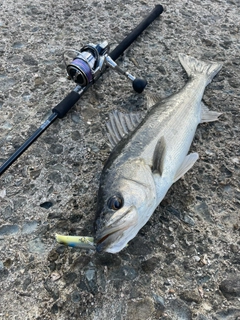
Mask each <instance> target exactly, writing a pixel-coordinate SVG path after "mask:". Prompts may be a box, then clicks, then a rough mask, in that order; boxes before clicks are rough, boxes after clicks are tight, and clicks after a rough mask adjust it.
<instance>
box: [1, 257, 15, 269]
mask: <svg viewBox="0 0 240 320" xmlns="http://www.w3.org/2000/svg"><path fill="white" fill-rule="evenodd" d="M12 264H13V261H12V260H11V259H10V258H8V259H6V260H5V261H4V262H3V265H4V267H5V268H10V267H11V265H12Z"/></svg>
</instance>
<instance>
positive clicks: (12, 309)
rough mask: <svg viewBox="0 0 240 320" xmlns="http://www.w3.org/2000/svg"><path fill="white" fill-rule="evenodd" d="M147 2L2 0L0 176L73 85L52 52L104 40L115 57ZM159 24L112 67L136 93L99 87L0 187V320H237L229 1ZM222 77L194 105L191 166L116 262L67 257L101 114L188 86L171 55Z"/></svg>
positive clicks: (115, 80) (184, 11)
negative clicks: (205, 112) (65, 241)
mask: <svg viewBox="0 0 240 320" xmlns="http://www.w3.org/2000/svg"><path fill="white" fill-rule="evenodd" d="M155 4H156V3H155V2H154V1H151V0H150V1H144V0H142V1H140V2H139V1H124V2H122V1H108V0H106V1H92V0H89V1H87V2H86V1H74V0H69V1H63V0H60V1H57V2H56V1H52V0H48V1H41V2H39V1H35V2H34V1H28V0H27V1H21V0H16V1H12V0H9V1H6V0H3V2H2V3H1V4H0V9H1V11H0V12H1V13H0V35H1V42H0V163H3V162H4V160H6V159H7V158H8V157H9V156H10V155H11V154H12V153H13V152H14V150H16V148H18V147H19V146H20V145H21V144H22V143H23V142H24V141H25V139H26V138H28V137H29V135H31V134H32V133H33V132H34V130H36V129H37V128H38V127H39V126H40V125H41V123H42V122H43V121H44V120H45V119H46V117H47V116H49V114H50V113H51V109H52V108H53V107H54V106H55V105H56V104H57V103H59V102H60V101H61V100H62V99H63V98H64V97H65V96H66V94H67V93H68V92H69V91H71V90H72V89H73V88H74V87H75V86H74V83H73V82H71V81H68V80H67V78H66V70H65V66H64V64H63V61H62V56H61V55H62V53H63V51H64V50H65V49H66V48H74V49H80V48H81V47H82V46H83V45H85V44H87V43H98V42H99V41H102V40H108V41H109V43H110V45H111V48H114V47H115V46H116V45H117V44H118V43H119V42H120V41H121V40H122V39H123V38H124V37H125V36H126V35H127V34H128V33H129V32H130V31H131V30H132V29H133V28H134V27H135V26H136V25H137V24H138V23H139V22H140V21H141V20H142V19H143V18H144V17H145V16H146V15H147V13H148V12H150V11H151V10H152V8H153V7H154V5H155ZM161 4H162V5H163V6H164V9H165V10H164V13H163V14H162V15H161V17H160V18H158V19H157V20H156V21H155V22H154V23H153V24H152V25H151V26H150V27H149V28H148V29H147V30H146V31H145V32H144V33H143V34H142V35H141V36H140V37H139V38H138V39H137V40H136V41H135V42H134V44H133V45H132V46H131V47H130V48H129V49H128V50H127V51H126V52H125V54H124V56H123V57H121V58H120V59H119V63H120V65H121V66H122V67H123V68H125V69H128V70H129V71H130V72H132V73H133V74H135V75H137V76H141V77H143V78H145V79H146V80H147V81H148V86H147V88H146V89H145V91H144V93H142V94H137V93H135V92H134V91H133V90H132V87H131V84H130V83H129V82H127V81H126V80H125V79H124V78H122V76H120V75H118V74H116V73H115V72H114V71H109V72H106V73H105V74H104V75H103V77H102V78H101V79H100V80H99V81H98V82H97V83H96V84H95V85H94V86H93V87H92V88H91V89H89V91H88V92H87V93H86V94H85V95H84V96H83V97H82V98H81V99H80V101H79V102H78V103H77V104H76V106H74V108H73V109H72V110H71V111H70V112H69V113H68V114H67V116H66V117H65V118H64V119H62V120H56V121H55V122H54V124H53V125H52V126H51V127H49V128H48V129H47V131H46V132H45V133H44V134H43V135H42V136H41V137H40V138H39V139H38V140H37V141H36V142H35V143H34V144H33V145H32V146H31V147H30V148H29V149H28V151H27V152H25V153H24V154H23V155H22V156H21V157H20V158H19V160H18V161H17V162H16V163H15V164H14V165H12V166H11V167H10V168H9V169H8V170H7V171H6V172H5V173H4V174H3V175H2V176H1V177H0V279H1V288H0V296H1V299H0V319H4V320H5V319H59V320H67V319H93V320H95V319H114V320H120V319H134V320H135V319H136V320H137V319H142V320H145V319H146V320H147V319H154V320H155V319H164V320H170V319H171V320H172V319H183V320H188V319H197V320H206V319H214V320H223V319H224V320H225V319H226V320H236V319H238V318H240V270H239V269H240V268H239V264H240V237H239V234H240V220H239V211H240V185H239V178H240V174H239V170H240V169H239V168H240V149H239V138H240V121H239V120H240V119H239V97H240V90H239V86H240V82H239V72H240V54H239V43H240V42H239V40H240V39H239V25H240V23H239V22H240V19H239V13H240V6H239V1H237V0H231V1H230V0H229V1H227V0H226V1H223V0H222V1H220V0H219V1H210V0H204V1H197V0H196V1H180V0H175V1H172V2H171V3H169V1H163V2H162V3H161ZM179 52H183V53H186V54H190V55H192V56H194V57H196V58H199V59H205V60H210V61H216V62H220V63H222V64H223V68H222V70H221V71H220V73H219V74H218V75H217V76H216V77H215V78H214V80H213V82H212V83H211V84H210V85H209V86H208V87H207V88H206V91H205V94H204V99H203V100H204V102H205V103H206V104H207V105H208V107H209V108H210V109H211V110H215V111H219V112H222V113H223V114H222V116H221V117H220V121H219V122H215V123H207V124H201V125H200V126H199V127H198V129H197V132H196V135H195V139H194V141H193V144H192V147H191V150H192V151H197V152H198V153H199V155H200V158H199V160H198V161H197V163H196V164H195V165H194V167H193V169H191V171H189V172H188V173H187V174H186V175H185V176H184V178H183V179H180V180H179V181H177V182H176V183H175V184H174V185H173V186H172V188H171V189H170V190H169V192H168V193H167V195H166V197H165V199H164V200H163V202H162V203H161V205H160V206H159V207H158V209H157V210H156V212H155V213H154V214H153V216H152V217H151V219H150V220H149V222H148V223H147V224H146V225H145V226H144V228H143V229H142V230H141V231H140V232H139V234H138V235H137V237H136V238H135V239H134V240H133V241H131V242H130V243H129V246H128V247H127V248H126V249H124V250H123V251H122V252H120V253H119V254H116V255H111V254H103V255H99V254H97V253H95V252H93V251H79V250H77V249H73V248H66V247H64V246H62V245H59V244H57V243H56V242H55V239H54V234H55V233H56V232H58V233H63V234H71V235H86V236H90V235H92V234H93V228H92V225H93V220H94V215H95V210H96V198H97V190H98V184H99V177H100V173H101V170H102V168H103V164H104V162H105V160H106V159H107V157H108V155H109V153H110V148H109V145H108V141H107V136H106V129H105V123H106V120H107V119H108V114H109V112H110V111H111V110H114V109H118V110H121V111H124V112H129V111H137V110H144V109H146V95H147V93H154V94H158V95H159V96H161V97H166V96H168V95H170V94H172V93H174V92H176V91H177V90H178V89H180V88H181V87H182V86H183V85H184V83H185V82H186V81H187V75H186V73H185V71H184V70H183V69H182V67H181V66H180V63H179V61H178V57H177V54H178V53H179Z"/></svg>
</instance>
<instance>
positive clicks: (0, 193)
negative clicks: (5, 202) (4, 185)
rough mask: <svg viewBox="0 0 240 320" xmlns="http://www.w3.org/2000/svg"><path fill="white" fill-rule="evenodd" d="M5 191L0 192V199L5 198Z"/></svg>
mask: <svg viewBox="0 0 240 320" xmlns="http://www.w3.org/2000/svg"><path fill="white" fill-rule="evenodd" d="M6 194H7V193H6V189H2V190H0V198H2V199H3V198H4V197H5V196H6Z"/></svg>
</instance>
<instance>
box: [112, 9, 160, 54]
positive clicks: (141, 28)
mask: <svg viewBox="0 0 240 320" xmlns="http://www.w3.org/2000/svg"><path fill="white" fill-rule="evenodd" d="M162 12H163V7H162V6H161V5H160V4H157V5H156V6H155V8H154V9H153V10H152V11H151V12H150V14H149V15H148V16H147V17H146V18H145V19H144V20H143V21H142V22H141V23H140V24H139V25H138V26H137V27H136V28H135V29H134V30H133V31H132V32H131V33H130V34H129V35H128V36H127V37H126V38H125V39H123V41H122V42H120V43H119V45H118V46H117V47H116V48H115V49H114V50H113V51H112V52H111V53H110V54H109V55H110V57H111V58H112V59H113V60H117V59H118V58H119V57H120V56H121V55H122V54H123V52H124V51H125V50H126V49H127V48H128V47H129V46H130V45H131V44H132V43H133V42H134V40H136V38H137V37H138V36H139V35H140V34H141V33H142V32H143V31H144V30H145V29H146V28H147V27H148V26H149V25H150V24H151V23H152V22H153V21H154V20H155V19H156V18H157V17H158V16H159V15H160V14H161V13H162Z"/></svg>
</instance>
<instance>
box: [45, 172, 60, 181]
mask: <svg viewBox="0 0 240 320" xmlns="http://www.w3.org/2000/svg"><path fill="white" fill-rule="evenodd" d="M48 179H49V180H51V181H53V182H55V183H61V182H62V176H61V174H60V173H58V172H56V171H53V172H52V173H50V174H49V175H48Z"/></svg>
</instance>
